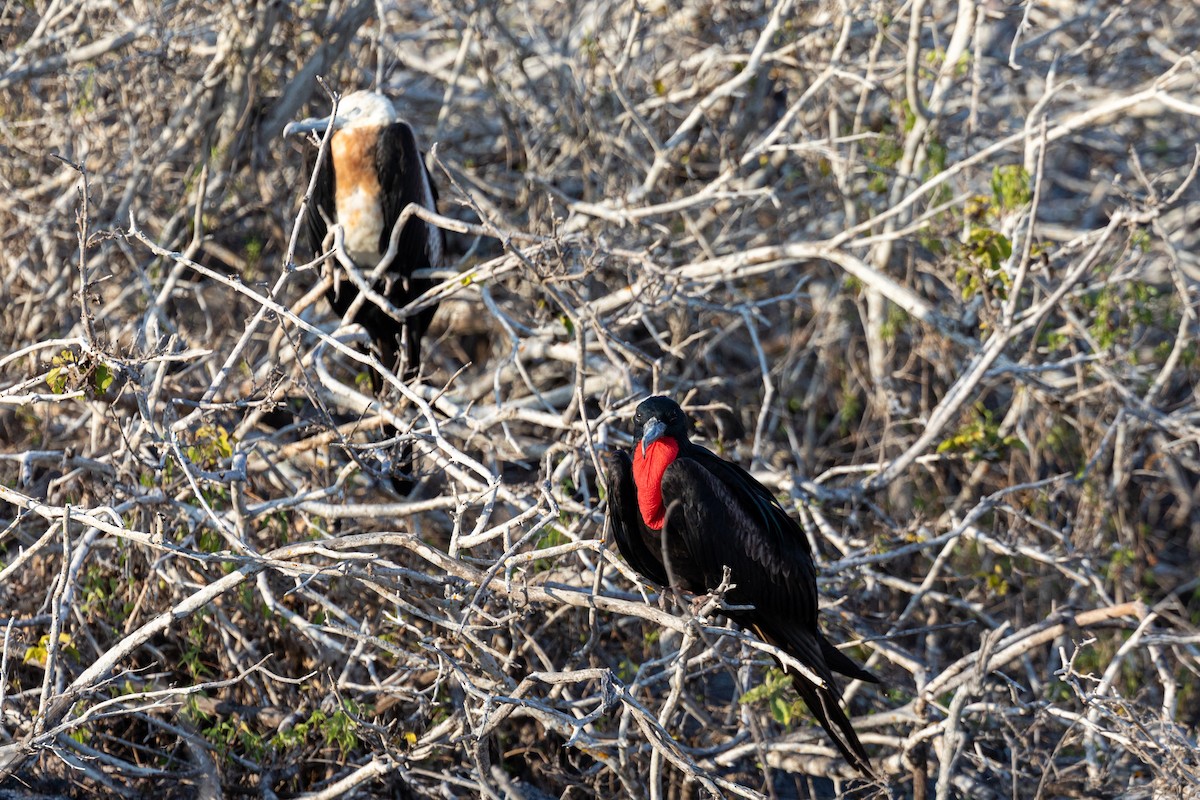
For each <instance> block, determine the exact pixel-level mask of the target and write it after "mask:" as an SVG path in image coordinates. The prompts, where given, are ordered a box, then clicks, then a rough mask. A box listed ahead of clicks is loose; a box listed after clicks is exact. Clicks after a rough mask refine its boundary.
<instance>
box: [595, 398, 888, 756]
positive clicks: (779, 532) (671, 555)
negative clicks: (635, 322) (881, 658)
mask: <svg viewBox="0 0 1200 800" xmlns="http://www.w3.org/2000/svg"><path fill="white" fill-rule="evenodd" d="M690 425H691V422H690V421H689V420H688V418H687V416H686V415H685V414H684V412H683V409H681V408H680V407H679V405H678V404H677V403H676V402H675V401H673V400H671V399H670V398H667V397H651V398H649V399H648V400H645V401H643V402H642V403H641V404H640V405H639V406H638V407H637V410H636V412H635V413H634V416H633V427H634V435H635V436H636V437H637V438H638V440H639V441H638V442H637V444H635V445H634V453H633V458H632V459H630V457H629V455H628V454H627V453H624V452H622V451H609V452H607V453H605V455H604V462H605V470H606V472H607V482H608V520H609V525H610V526H611V527H612V531H613V536H614V538H615V539H616V541H617V547H618V549H619V550H620V551H621V555H623V556H624V557H625V560H626V561H628V562H629V564H630V566H632V567H633V568H634V569H635V570H637V571H638V572H640V573H641V574H642V575H644V576H645V577H646V578H648V579H649V580H651V581H653V582H654V583H657V584H659V585H660V586H668V585H670V584H671V581H672V579H673V580H674V581H675V582H676V584H677V585H678V587H679V588H681V589H683V590H685V591H688V592H691V593H692V594H704V593H706V592H709V591H712V590H713V589H716V588H717V587H718V586H719V585H720V584H721V581H722V579H723V578H724V570H725V568H726V567H728V568H729V577H730V582H731V583H732V584H735V587H734V588H733V589H731V590H730V591H729V592H728V593H727V594H726V595H725V600H726V602H727V603H728V604H730V605H735V606H753V607H754V608H753V610H752V611H747V610H742V611H733V610H731V611H730V612H729V617H730V619H732V620H733V621H734V622H736V623H737V624H738V625H741V626H742V627H743V628H747V629H749V630H753V631H754V632H755V633H756V634H757V635H758V636H759V637H760V638H762V639H763V641H766V642H769V643H770V644H773V645H775V646H776V647H778V648H780V649H781V650H783V651H784V652H785V653H787V654H788V655H790V656H792V657H793V658H795V659H796V660H797V661H799V662H800V663H801V664H804V665H805V666H806V667H808V668H809V669H810V670H812V672H813V673H815V674H816V675H817V676H818V677H820V679H821V681H822V683H823V684H824V685H818V684H815V683H813V682H811V681H810V680H808V679H807V678H805V677H804V676H803V675H802V674H800V673H799V672H795V671H794V674H793V677H792V683H793V684H794V685H795V687H796V691H797V692H799V694H800V697H801V698H803V700H804V702H805V703H806V704H807V705H808V707H809V709H810V710H811V711H812V713H813V716H815V717H816V718H817V721H818V722H820V723H821V727H823V728H824V729H825V730H826V732H828V733H829V736H830V738H832V739H833V743H834V744H835V745H836V746H837V749H838V750H839V751H840V752H841V753H842V755H843V756H844V757H845V758H846V760H847V761H848V762H850V764H852V765H853V766H854V767H855V768H857V769H858V770H859V771H860V772H862V773H863V775H865V776H867V777H874V775H873V773H872V771H871V766H870V762H869V760H868V757H867V752H866V750H865V749H863V746H862V743H861V742H860V741H859V740H858V736H857V735H856V734H855V732H854V728H853V727H852V726H851V725H850V720H849V719H848V718H847V717H846V714H845V712H843V711H842V709H841V706H840V705H839V702H838V701H839V698H840V696H841V694H840V692H839V690H838V688H837V685H836V684H835V683H834V679H833V672H834V671H836V672H839V673H841V674H842V675H847V676H849V677H851V678H856V679H858V680H863V681H871V682H872V683H878V679H877V678H876V677H875V676H874V675H872V674H871V673H869V672H867V671H866V670H865V669H863V668H862V667H860V666H859V665H858V664H856V663H855V662H854V661H853V660H852V659H851V658H850V657H849V656H846V655H844V654H843V653H842V652H841V651H840V650H838V649H837V648H836V647H834V646H833V645H832V644H830V643H829V641H828V640H827V639H826V638H825V637H824V636H823V635H822V634H821V631H820V630H819V629H818V628H817V572H816V568H815V567H814V566H813V559H812V553H811V552H810V551H809V548H808V542H807V540H806V539H805V537H804V533H803V532H802V531H801V530H800V528H799V526H798V525H797V524H796V523H795V522H793V521H792V518H791V517H789V516H788V515H787V513H786V512H785V511H784V510H783V506H781V505H780V504H779V501H778V500H776V499H775V497H774V496H773V495H772V494H771V492H770V491H768V489H767V488H766V487H765V486H763V485H762V484H761V483H759V482H758V481H756V480H755V479H754V478H753V477H751V476H750V474H749V473H748V472H746V471H745V470H744V469H742V468H741V467H739V466H738V465H737V464H734V463H732V462H729V461H726V460H724V459H723V458H720V457H719V456H717V455H715V454H714V453H712V452H710V451H709V450H706V449H705V448H703V447H701V446H700V445H698V444H694V443H693V442H691V441H689V439H688V429H689V427H690ZM664 555H665V561H664ZM785 668H786V667H785Z"/></svg>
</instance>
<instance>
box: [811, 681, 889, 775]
mask: <svg viewBox="0 0 1200 800" xmlns="http://www.w3.org/2000/svg"><path fill="white" fill-rule="evenodd" d="M792 684H793V685H794V686H795V687H796V691H797V692H798V693H799V694H800V698H801V699H802V700H804V703H805V705H807V706H808V709H809V711H811V712H812V713H813V716H814V717H816V718H817V722H819V723H821V727H822V728H824V729H825V732H826V733H828V734H829V738H830V739H832V740H833V744H834V745H835V746H836V747H837V749H838V751H839V752H841V754H842V757H843V758H845V759H846V761H847V762H849V763H850V765H851V766H853V767H854V768H855V769H857V770H858V771H859V772H861V773H862V774H863V776H864V777H866V778H867V779H869V780H874V779H875V773H874V771H873V770H872V769H871V760H870V758H869V757H868V756H867V751H866V748H864V747H863V745H862V742H860V741H859V739H858V734H856V733H855V732H854V727H853V726H852V725H851V724H850V719H849V718H848V717H847V716H846V713H845V712H844V711H842V707H841V705H840V704H839V703H838V698H837V695H836V694H835V691H834V689H833V688H832V687H830V688H822V687H820V686H816V685H814V684H812V683H809V682H808V680H807V679H806V678H805V677H804V676H803V675H799V674H796V675H793V676H792Z"/></svg>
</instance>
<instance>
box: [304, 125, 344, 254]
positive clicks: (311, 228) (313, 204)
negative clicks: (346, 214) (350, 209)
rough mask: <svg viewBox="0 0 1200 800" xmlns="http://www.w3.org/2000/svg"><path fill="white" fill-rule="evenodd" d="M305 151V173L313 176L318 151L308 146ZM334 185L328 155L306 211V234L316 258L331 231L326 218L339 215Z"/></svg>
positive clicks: (322, 164)
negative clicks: (326, 235)
mask: <svg viewBox="0 0 1200 800" xmlns="http://www.w3.org/2000/svg"><path fill="white" fill-rule="evenodd" d="M305 152H306V155H305V157H304V168H305V169H304V174H305V175H306V176H311V175H312V171H313V169H314V168H315V167H316V165H317V152H318V151H316V150H313V149H312V148H308V149H307V150H306V151H305ZM333 186H334V174H333V159H332V158H330V157H329V156H326V157H325V160H324V161H322V162H321V174H320V175H318V176H317V182H316V184H314V185H313V192H312V197H310V198H309V200H308V208H307V209H306V210H305V213H304V234H305V238H306V239H307V240H308V246H309V249H310V250H312V254H313V257H314V258H315V257H316V256H319V255H321V252H322V251H321V246H322V245H323V244H324V243H325V234H326V233H327V232H328V231H329V226H328V225H327V224H326V222H325V218H326V217H328V218H329V219H330V220H333V219H335V218H336V216H337V210H336V205H335V203H336V200H335V199H334V189H333Z"/></svg>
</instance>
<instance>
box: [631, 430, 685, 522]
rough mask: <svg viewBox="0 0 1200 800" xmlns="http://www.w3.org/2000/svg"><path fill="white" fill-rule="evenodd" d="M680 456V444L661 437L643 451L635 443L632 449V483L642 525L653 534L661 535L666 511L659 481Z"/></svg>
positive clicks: (666, 437) (669, 438) (640, 444)
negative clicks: (635, 489) (643, 523)
mask: <svg viewBox="0 0 1200 800" xmlns="http://www.w3.org/2000/svg"><path fill="white" fill-rule="evenodd" d="M678 455H679V442H677V441H675V440H674V439H672V438H671V437H670V436H664V437H662V438H661V439H656V440H655V441H653V442H651V443H650V447H649V448H643V447H642V443H641V442H638V443H637V446H636V447H634V448H633V482H634V485H636V486H637V498H638V509H639V510H641V512H642V521H644V522H645V523H646V526H647V527H649V528H651V529H652V530H656V531H661V530H662V526H663V523H664V522H665V521H666V515H667V509H666V506H665V505H664V504H663V496H662V478H663V473H664V472H666V471H667V467H669V466H671V462H672V461H674V460H675V458H676V456H678Z"/></svg>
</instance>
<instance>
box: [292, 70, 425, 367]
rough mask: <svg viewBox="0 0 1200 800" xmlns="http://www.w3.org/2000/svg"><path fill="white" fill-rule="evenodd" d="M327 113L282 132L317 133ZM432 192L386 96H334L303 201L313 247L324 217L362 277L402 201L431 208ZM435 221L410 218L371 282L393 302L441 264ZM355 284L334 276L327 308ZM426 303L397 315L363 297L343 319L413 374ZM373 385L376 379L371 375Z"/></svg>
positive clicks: (418, 289) (343, 307)
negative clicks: (324, 152)
mask: <svg viewBox="0 0 1200 800" xmlns="http://www.w3.org/2000/svg"><path fill="white" fill-rule="evenodd" d="M329 124H330V118H329V117H323V118H320V119H316V118H314V119H306V120H302V121H300V122H293V123H291V124H290V125H288V126H287V127H286V128H284V131H283V133H284V135H285V136H292V135H294V134H298V133H309V132H314V131H315V132H321V133H323V132H324V131H325V129H326V127H328V126H329ZM437 201H438V194H437V190H436V189H435V188H434V185H433V180H432V179H431V178H430V175H429V171H428V170H427V169H426V168H425V159H424V156H423V155H422V153H421V149H420V146H419V145H418V144H417V136H416V134H415V133H413V129H412V126H410V125H409V124H408V123H407V122H406V121H405V120H404V119H402V118H401V116H400V114H399V113H397V111H396V107H395V106H394V105H393V104H392V101H391V100H389V99H388V98H387V97H384V96H383V95H382V94H378V93H376V92H365V91H364V92H354V93H352V94H348V95H346V96H345V97H343V98H342V100H341V102H339V103H338V104H337V110H336V113H335V114H334V115H333V134H332V136H331V137H330V140H329V159H328V161H327V162H326V163H325V164H324V165H323V167H322V168H321V173H320V174H319V175H318V176H317V182H316V185H315V186H314V191H313V197H312V200H311V202H310V203H309V206H308V215H307V218H306V229H307V234H308V241H309V245H310V246H311V247H312V249H313V252H314V253H320V252H321V247H322V243H323V242H324V240H325V234H326V232H327V230H328V227H329V225H330V224H332V223H338V224H340V225H341V226H342V228H343V230H344V232H345V240H344V242H345V249H346V254H347V255H349V256H350V258H351V259H353V260H354V263H355V265H356V266H357V267H358V268H359V271H360V273H362V274H363V275H364V276H365V275H366V274H368V273H370V271H371V270H372V269H373V268H374V267H376V266H377V265H378V264H379V262H380V260H381V259H382V258H383V255H384V254H385V253H386V252H387V249H388V243H389V241H390V239H391V236H392V228H393V227H394V226H395V224H396V220H397V218H398V217H399V216H400V212H402V211H403V210H404V208H405V206H407V205H408V204H409V203H416V204H418V205H420V206H424V207H425V208H427V209H429V210H430V211H437ZM445 249H446V246H445V237H444V235H443V234H442V230H441V228H439V227H437V226H436V225H431V224H429V223H427V222H425V221H424V220H422V219H420V218H418V217H411V218H410V219H409V220H408V222H407V223H406V224H405V226H404V230H403V231H401V233H400V241H399V246H398V249H397V251H396V256H395V258H394V259H393V260H392V262H391V265H390V266H389V267H388V268H387V271H386V274H385V275H384V276H383V280H381V281H380V282H379V283H378V284H376V286H375V287H374V288H375V289H376V290H377V291H379V293H380V294H381V295H383V296H384V297H386V298H387V300H388V302H390V303H391V304H392V305H393V306H395V307H396V308H397V309H402V308H404V306H406V305H408V304H409V303H410V302H411V301H413V300H415V299H416V298H417V297H419V296H420V295H421V294H422V293H424V292H425V291H426V290H427V289H429V288H430V287H431V286H433V281H432V280H431V279H429V278H413V277H411V276H412V273H413V271H414V270H418V269H428V268H430V267H437V266H441V261H442V254H443V253H444V252H445ZM358 295H359V292H358V289H357V288H355V286H354V284H353V283H351V282H350V281H349V280H348V279H347V278H345V277H343V278H341V279H339V280H335V281H334V283H333V286H332V288H330V289H329V291H328V293H327V297H328V298H329V302H330V304H331V305H332V306H333V310H334V311H335V312H337V313H338V314H339V315H342V316H345V314H346V312H347V311H348V310H349V308H350V306H351V304H352V303H353V302H354V300H355V299H356V298H357V297H358ZM435 310H436V309H435V307H434V306H429V307H428V308H425V309H423V310H421V311H420V312H418V313H416V314H412V315H410V316H408V317H405V318H404V322H403V324H401V323H400V322H397V321H396V320H395V319H394V318H393V317H391V316H390V315H389V314H388V313H387V312H385V311H384V310H383V309H382V308H380V307H379V306H378V305H376V304H375V303H372V302H371V301H370V300H365V302H363V303H362V304H361V306H360V307H359V309H358V312H357V313H356V314H355V315H354V317H353V319H352V320H351V321H353V322H357V323H359V324H360V325H362V326H363V328H365V329H366V331H367V333H368V334H369V335H370V337H371V340H372V341H373V342H374V344H375V346H376V347H377V348H378V349H379V359H380V361H382V362H383V364H384V366H386V367H388V368H389V369H396V368H397V367H398V366H399V365H400V353H401V352H402V346H403V352H404V355H405V359H404V362H403V377H404V378H405V379H406V380H407V379H409V378H412V377H413V376H415V375H416V374H417V372H418V370H419V369H420V366H421V337H422V336H424V335H425V331H426V329H428V327H429V322H430V320H432V319H433V313H434V311H435ZM371 381H372V384H373V385H374V387H375V389H376V390H377V391H378V389H379V388H380V387H381V386H382V380H381V379H380V377H379V376H378V375H375V374H374V373H372V374H371Z"/></svg>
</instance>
